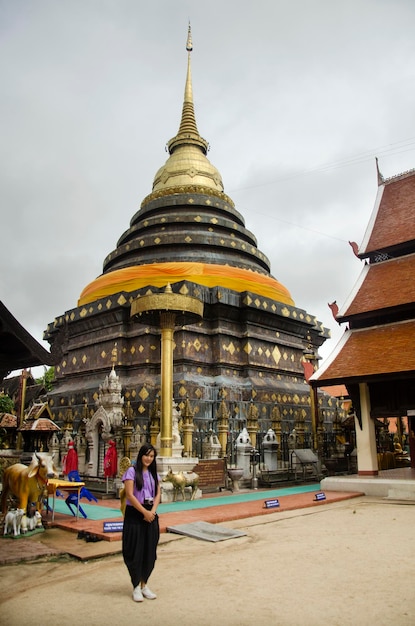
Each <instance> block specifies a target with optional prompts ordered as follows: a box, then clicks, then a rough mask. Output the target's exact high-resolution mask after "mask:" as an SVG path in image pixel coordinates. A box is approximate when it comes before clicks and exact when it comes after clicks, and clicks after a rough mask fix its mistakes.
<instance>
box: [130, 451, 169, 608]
mask: <svg viewBox="0 0 415 626" xmlns="http://www.w3.org/2000/svg"><path fill="white" fill-rule="evenodd" d="M122 481H123V483H124V488H125V495H126V507H125V516H124V530H123V535H122V554H123V558H124V563H125V564H126V566H127V569H128V572H129V574H130V577H131V582H132V584H133V588H134V591H133V600H134V601H135V602H142V601H143V598H148V599H149V600H154V599H155V598H156V597H157V596H156V594H155V593H153V592H152V591H151V590H150V589H149V588H148V587H147V581H148V579H149V578H150V574H151V572H152V571H153V569H154V564H155V561H156V558H157V544H158V541H159V537H160V529H159V521H158V516H157V513H156V511H157V507H158V505H159V504H160V482H159V477H158V475H157V466H156V450H155V448H154V447H153V446H152V445H151V444H149V443H145V444H144V445H142V446H141V448H140V450H139V452H138V456H137V462H136V465H135V467H134V466H133V465H131V466H130V467H129V468H128V469H127V471H126V472H125V473H124V475H123V477H122Z"/></svg>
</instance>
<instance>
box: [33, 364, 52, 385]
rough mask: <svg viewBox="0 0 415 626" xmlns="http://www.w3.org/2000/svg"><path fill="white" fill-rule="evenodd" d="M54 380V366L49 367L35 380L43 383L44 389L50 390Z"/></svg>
mask: <svg viewBox="0 0 415 626" xmlns="http://www.w3.org/2000/svg"><path fill="white" fill-rule="evenodd" d="M54 380H55V368H54V367H49V369H47V370H46V371H45V373H44V375H43V376H42V377H41V378H37V379H36V382H37V383H38V384H40V385H44V387H45V389H46V391H51V389H52V384H53V381H54Z"/></svg>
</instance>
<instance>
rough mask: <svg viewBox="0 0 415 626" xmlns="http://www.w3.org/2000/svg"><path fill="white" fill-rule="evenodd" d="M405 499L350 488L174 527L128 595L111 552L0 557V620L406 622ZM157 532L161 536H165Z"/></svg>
mask: <svg viewBox="0 0 415 626" xmlns="http://www.w3.org/2000/svg"><path fill="white" fill-rule="evenodd" d="M414 520H415V507H414V505H411V504H398V503H391V502H386V501H383V500H381V499H375V498H369V497H362V498H357V499H355V500H349V501H346V502H342V503H336V504H327V505H326V506H321V507H314V508H312V509H302V510H298V511H291V512H287V513H283V512H281V514H280V513H278V512H276V513H275V514H272V515H270V516H268V517H267V518H266V519H264V517H262V518H252V519H246V520H239V521H238V522H231V523H228V524H224V525H227V526H229V527H233V528H239V529H241V530H244V531H245V532H246V533H247V535H246V536H245V537H241V538H237V539H231V540H227V541H222V542H218V543H211V542H206V541H201V540H197V539H192V538H188V537H184V538H183V537H180V536H178V535H174V536H171V535H170V537H173V538H174V540H170V541H168V540H165V541H164V542H162V543H161V544H160V546H159V551H158V560H157V563H156V568H155V571H154V573H153V575H152V577H151V580H150V583H151V584H150V586H151V588H152V589H153V591H155V592H156V593H157V594H158V598H157V599H156V600H152V601H150V600H145V601H144V602H142V603H135V602H133V600H132V596H131V592H132V589H131V584H130V581H129V578H128V574H127V571H126V569H125V566H124V564H123V562H122V558H121V556H119V555H117V556H110V557H106V558H102V559H99V560H91V561H87V562H79V561H74V560H68V559H67V558H66V559H64V558H60V559H58V560H53V559H52V560H51V559H50V560H48V561H40V562H39V561H35V562H31V563H20V564H16V565H4V566H2V567H0V577H1V585H0V587H1V591H0V601H1V605H0V623H1V624H4V625H7V626H23V625H27V624H30V623H34V621H36V622H37V623H43V624H50V625H51V626H54V625H55V624H60V625H62V626H69V625H70V626H73V624H75V623H80V624H88V626H96V625H97V626H98V625H99V626H102V625H103V624H116V626H127V625H128V626H131V624H152V625H153V626H159V625H160V626H161V625H163V626H195V625H196V626H211V625H213V624H215V625H216V624H220V625H222V626H234V625H235V626H236V625H238V626H245V625H249V626H252V625H256V626H262V625H268V624H269V625H273V626H274V625H277V626H278V625H281V626H303V625H304V626H305V625H307V626H321V625H322V624H324V625H329V626H348V625H349V624H350V625H352V624H353V626H360V625H361V626H367V625H368V624H376V625H377V626H380V625H383V624H385V625H386V624H388V625H390V624H393V625H394V626H406V625H408V626H409V625H413V624H415V535H414V530H413V529H414ZM165 539H167V537H166V538H165Z"/></svg>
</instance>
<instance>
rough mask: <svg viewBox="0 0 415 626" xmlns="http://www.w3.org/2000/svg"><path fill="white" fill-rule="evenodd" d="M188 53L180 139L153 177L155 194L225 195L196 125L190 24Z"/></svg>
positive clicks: (170, 144) (175, 139) (171, 144)
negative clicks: (193, 189) (183, 190)
mask: <svg viewBox="0 0 415 626" xmlns="http://www.w3.org/2000/svg"><path fill="white" fill-rule="evenodd" d="M186 50H187V53H188V55H187V76H186V85H185V89H184V101H183V110H182V117H181V122H180V127H179V131H178V133H177V135H176V136H175V137H173V138H172V139H170V141H169V142H168V144H167V147H168V150H169V154H170V157H169V158H168V159H167V161H166V163H165V164H164V165H163V167H161V168H160V169H159V171H158V172H157V174H156V175H155V177H154V182H153V192H158V191H161V190H166V192H167V193H168V191H169V190H170V191H171V190H172V189H171V188H174V187H181V186H183V185H185V186H188V185H200V186H201V187H205V188H206V189H208V190H209V191H212V190H213V192H215V191H216V192H217V191H219V192H223V183H222V178H221V175H220V174H219V171H218V170H217V169H216V167H214V166H213V165H212V164H211V163H210V161H209V159H208V158H207V157H206V154H207V151H208V147H209V144H208V142H207V141H206V139H203V137H201V136H200V134H199V131H198V129H197V124H196V117H195V111H194V104H193V88H192V69H191V59H190V54H191V52H192V50H193V44H192V34H191V29H190V24H189V29H188V36H187V43H186ZM146 200H147V198H146Z"/></svg>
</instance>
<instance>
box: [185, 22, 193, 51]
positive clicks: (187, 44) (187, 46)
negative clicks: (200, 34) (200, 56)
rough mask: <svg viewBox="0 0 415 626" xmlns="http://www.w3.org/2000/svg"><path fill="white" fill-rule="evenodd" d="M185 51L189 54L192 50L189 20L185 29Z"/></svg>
mask: <svg viewBox="0 0 415 626" xmlns="http://www.w3.org/2000/svg"><path fill="white" fill-rule="evenodd" d="M186 50H187V51H188V52H191V51H192V50H193V42H192V27H191V26H190V20H189V26H188V28H187V43H186Z"/></svg>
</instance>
